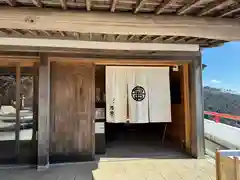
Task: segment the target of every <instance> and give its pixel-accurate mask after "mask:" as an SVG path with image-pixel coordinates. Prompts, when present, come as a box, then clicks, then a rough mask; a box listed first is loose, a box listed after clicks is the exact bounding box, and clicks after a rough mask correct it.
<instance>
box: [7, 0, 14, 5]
mask: <svg viewBox="0 0 240 180" xmlns="http://www.w3.org/2000/svg"><path fill="white" fill-rule="evenodd" d="M5 2H6V3H8V5H9V6H16V0H5Z"/></svg>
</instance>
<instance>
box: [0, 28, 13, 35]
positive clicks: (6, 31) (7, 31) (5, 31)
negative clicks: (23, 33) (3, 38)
mask: <svg viewBox="0 0 240 180" xmlns="http://www.w3.org/2000/svg"><path fill="white" fill-rule="evenodd" d="M0 31H1V32H3V33H4V34H6V35H9V34H11V33H12V31H10V30H8V29H0Z"/></svg>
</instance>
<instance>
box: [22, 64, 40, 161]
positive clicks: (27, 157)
mask: <svg viewBox="0 0 240 180" xmlns="http://www.w3.org/2000/svg"><path fill="white" fill-rule="evenodd" d="M33 70H34V69H33V68H32V67H22V68H21V77H20V95H19V96H20V133H19V152H20V153H19V163H24V164H25V163H27V164H35V163H36V160H37V157H36V155H37V153H36V146H37V143H36V130H37V129H36V127H37V116H36V108H35V107H36V103H35V106H34V95H35V96H36V92H35V91H36V87H34V84H36V83H34V81H36V80H37V78H36V77H35V76H36V73H34V71H33ZM34 112H35V113H34Z"/></svg>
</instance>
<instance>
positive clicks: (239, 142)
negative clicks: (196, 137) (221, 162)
mask: <svg viewBox="0 0 240 180" xmlns="http://www.w3.org/2000/svg"><path fill="white" fill-rule="evenodd" d="M204 129H205V137H206V138H208V139H210V140H212V141H214V142H216V143H219V144H221V145H222V146H225V147H228V148H230V149H240V128H236V127H232V126H228V125H226V124H222V123H216V122H214V121H211V120H208V119H205V121H204Z"/></svg>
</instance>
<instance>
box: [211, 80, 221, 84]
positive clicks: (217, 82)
mask: <svg viewBox="0 0 240 180" xmlns="http://www.w3.org/2000/svg"><path fill="white" fill-rule="evenodd" d="M211 82H212V83H215V84H220V83H221V81H219V80H216V79H213V80H211Z"/></svg>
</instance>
